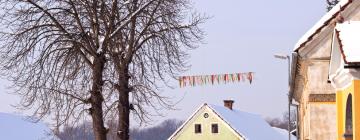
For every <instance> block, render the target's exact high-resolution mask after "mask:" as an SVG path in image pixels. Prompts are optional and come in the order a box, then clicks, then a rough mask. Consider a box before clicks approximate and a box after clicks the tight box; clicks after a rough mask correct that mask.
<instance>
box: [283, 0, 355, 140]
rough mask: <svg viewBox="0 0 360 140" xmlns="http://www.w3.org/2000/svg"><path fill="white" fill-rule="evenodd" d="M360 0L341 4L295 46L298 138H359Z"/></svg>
mask: <svg viewBox="0 0 360 140" xmlns="http://www.w3.org/2000/svg"><path fill="white" fill-rule="evenodd" d="M359 21H360V0H342V1H340V2H339V3H338V4H337V5H336V6H335V7H334V8H333V9H332V10H331V11H329V12H328V13H327V14H326V15H324V16H323V17H322V18H321V19H320V20H319V22H317V23H316V24H315V25H314V27H312V28H311V29H310V30H309V31H308V32H307V33H306V34H305V35H304V36H303V37H302V38H301V39H300V40H299V41H298V43H297V44H296V45H295V48H294V52H293V60H294V61H293V62H292V78H291V79H292V86H291V92H290V93H291V94H290V95H291V99H295V101H297V102H298V123H297V124H298V136H299V139H300V140H348V139H354V140H360V81H359V80H360V69H359V68H360V22H359Z"/></svg>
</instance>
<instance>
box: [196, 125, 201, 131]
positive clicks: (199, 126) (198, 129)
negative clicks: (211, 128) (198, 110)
mask: <svg viewBox="0 0 360 140" xmlns="http://www.w3.org/2000/svg"><path fill="white" fill-rule="evenodd" d="M195 133H201V124H195Z"/></svg>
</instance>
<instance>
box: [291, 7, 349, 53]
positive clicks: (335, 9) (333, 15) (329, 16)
mask: <svg viewBox="0 0 360 140" xmlns="http://www.w3.org/2000/svg"><path fill="white" fill-rule="evenodd" d="M352 1H353V0H341V1H340V2H339V3H338V4H336V5H335V6H334V7H333V8H332V9H331V10H330V11H329V12H327V13H326V14H325V15H324V16H323V17H322V18H321V19H320V20H319V21H318V22H317V23H316V24H315V25H314V26H313V27H312V28H310V30H308V31H307V32H306V33H305V34H304V35H303V36H302V37H301V38H300V39H299V41H298V42H297V43H296V44H295V46H294V49H293V51H297V50H299V49H300V48H301V47H303V46H304V45H305V43H307V42H309V41H311V40H312V37H313V36H314V35H315V34H317V33H318V32H320V31H321V29H322V28H324V27H325V26H327V25H329V22H330V21H331V20H332V19H334V18H336V16H337V15H338V14H339V13H340V12H341V11H342V10H344V9H345V8H346V7H347V6H348V5H349V4H350V3H351V2H352Z"/></svg>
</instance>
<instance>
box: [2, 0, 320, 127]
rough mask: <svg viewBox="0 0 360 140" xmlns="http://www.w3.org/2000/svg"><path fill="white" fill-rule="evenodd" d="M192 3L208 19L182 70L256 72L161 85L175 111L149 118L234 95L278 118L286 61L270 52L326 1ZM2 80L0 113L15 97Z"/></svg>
mask: <svg viewBox="0 0 360 140" xmlns="http://www.w3.org/2000/svg"><path fill="white" fill-rule="evenodd" d="M193 2H194V8H195V9H197V11H199V12H201V13H205V14H207V15H209V16H211V17H212V18H211V19H209V20H208V21H207V22H206V23H205V24H203V25H202V28H203V29H204V31H205V32H206V34H207V35H206V36H205V40H204V42H205V44H203V45H201V47H200V48H198V49H196V50H193V51H191V52H190V53H191V58H190V60H189V63H190V64H191V65H192V67H191V68H190V69H189V71H187V72H186V73H184V75H200V74H216V73H235V72H248V71H252V72H255V79H254V81H253V84H251V85H250V84H249V83H243V82H242V83H235V84H228V85H215V86H198V87H187V88H179V87H178V86H177V85H178V84H177V81H175V80H174V81H173V83H174V85H176V86H175V89H165V90H164V92H163V93H162V95H165V96H170V97H174V98H173V101H177V100H179V99H181V98H182V100H181V102H179V103H178V104H177V105H176V106H175V108H177V110H171V111H161V112H162V113H163V115H164V117H154V118H153V119H154V122H153V123H158V122H160V121H162V120H164V119H169V118H177V119H182V120H184V119H186V118H187V117H189V116H190V115H191V113H192V112H193V111H194V110H195V109H196V108H197V107H198V106H200V105H201V104H202V103H205V102H206V103H211V104H218V105H222V104H223V103H222V100H223V99H234V100H235V105H234V108H236V109H240V110H243V111H247V112H252V113H256V114H261V115H262V116H263V117H281V116H282V113H283V112H284V111H286V109H287V74H288V73H287V61H284V60H279V59H275V58H274V57H273V54H276V53H284V54H290V53H291V50H292V49H293V47H294V44H295V43H296V42H297V40H298V39H299V38H300V37H301V36H302V35H303V34H304V33H305V32H306V31H307V30H308V29H309V28H311V27H312V25H314V24H315V23H316V22H317V21H318V20H319V19H320V18H321V16H322V15H324V14H325V12H326V2H325V0H301V1H299V0H193ZM6 83H7V82H6V80H4V79H2V80H0V91H2V92H1V93H0V112H16V110H15V109H14V108H13V107H11V106H10V104H15V103H16V102H17V100H18V99H17V97H15V96H14V95H8V94H6V89H5V86H6Z"/></svg>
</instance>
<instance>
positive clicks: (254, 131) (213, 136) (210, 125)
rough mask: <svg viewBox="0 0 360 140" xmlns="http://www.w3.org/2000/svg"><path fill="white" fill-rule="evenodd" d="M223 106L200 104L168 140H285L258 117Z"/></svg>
mask: <svg viewBox="0 0 360 140" xmlns="http://www.w3.org/2000/svg"><path fill="white" fill-rule="evenodd" d="M232 104H233V101H232V100H226V101H224V106H217V105H211V104H203V105H202V106H200V107H199V108H198V109H197V110H196V111H195V113H194V114H193V115H191V116H190V118H189V119H188V120H187V121H185V122H184V124H183V125H182V126H181V127H179V129H178V130H176V131H175V133H174V134H172V135H171V136H170V138H169V139H168V140H285V139H287V137H286V136H285V137H284V136H283V135H282V134H281V133H279V131H276V130H275V129H273V128H272V127H271V126H270V125H269V124H268V123H267V122H266V121H265V120H264V119H262V118H261V116H260V115H255V114H250V113H247V112H243V111H239V110H235V109H233V108H232Z"/></svg>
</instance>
